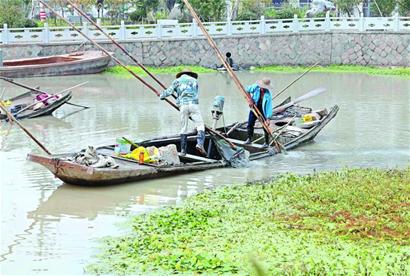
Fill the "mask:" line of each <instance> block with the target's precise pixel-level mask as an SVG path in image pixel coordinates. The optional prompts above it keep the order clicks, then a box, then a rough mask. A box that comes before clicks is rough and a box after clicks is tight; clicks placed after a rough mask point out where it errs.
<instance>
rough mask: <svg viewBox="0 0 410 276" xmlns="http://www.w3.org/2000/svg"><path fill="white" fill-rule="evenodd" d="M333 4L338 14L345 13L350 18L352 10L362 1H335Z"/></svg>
mask: <svg viewBox="0 0 410 276" xmlns="http://www.w3.org/2000/svg"><path fill="white" fill-rule="evenodd" d="M390 1H391V0H390ZM334 2H335V4H336V7H337V9H338V10H339V11H340V12H343V13H347V14H348V15H349V16H351V15H352V14H353V10H354V8H355V7H356V6H357V5H359V4H360V3H361V2H362V0H335V1H334Z"/></svg>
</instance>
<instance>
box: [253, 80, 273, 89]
mask: <svg viewBox="0 0 410 276" xmlns="http://www.w3.org/2000/svg"><path fill="white" fill-rule="evenodd" d="M256 83H257V84H258V85H259V87H260V88H264V89H269V90H271V89H272V88H273V86H272V85H271V84H270V79H268V78H262V79H261V80H258V81H257V82H256Z"/></svg>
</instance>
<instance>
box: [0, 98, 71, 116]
mask: <svg viewBox="0 0 410 276" xmlns="http://www.w3.org/2000/svg"><path fill="white" fill-rule="evenodd" d="M34 97H35V96H33V94H32V93H31V92H27V93H24V94H22V95H20V96H17V97H15V98H12V99H11V100H12V101H15V99H17V100H16V101H19V100H21V98H23V100H24V98H27V99H29V100H30V101H31V100H32V98H34ZM71 97H72V92H66V93H65V95H63V96H62V97H61V98H59V99H58V100H56V101H55V102H53V103H51V104H49V105H48V106H46V107H44V108H41V109H38V110H27V111H26V112H23V113H21V114H19V115H17V116H16V118H17V119H19V120H21V119H31V118H37V117H41V116H48V115H51V114H52V113H53V112H54V111H55V110H57V109H58V108H60V107H61V106H62V105H64V104H65V103H67V102H68V101H69V100H70V99H71ZM28 104H30V103H28ZM2 120H8V118H7V116H5V115H3V116H2V117H0V121H2Z"/></svg>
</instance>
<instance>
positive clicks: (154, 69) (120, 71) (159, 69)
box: [105, 65, 216, 78]
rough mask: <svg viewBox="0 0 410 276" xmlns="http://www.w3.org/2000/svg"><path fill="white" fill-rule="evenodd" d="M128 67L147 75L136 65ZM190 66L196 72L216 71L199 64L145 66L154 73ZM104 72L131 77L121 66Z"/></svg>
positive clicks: (175, 71)
mask: <svg viewBox="0 0 410 276" xmlns="http://www.w3.org/2000/svg"><path fill="white" fill-rule="evenodd" d="M127 67H128V68H129V69H131V70H132V71H133V72H135V73H136V74H138V75H139V76H147V75H148V74H147V73H145V72H144V71H143V70H142V69H141V68H140V67H138V66H127ZM186 67H188V68H190V69H191V70H192V71H194V72H196V73H211V72H216V70H213V69H209V68H205V67H201V66H184V65H181V66H170V67H151V66H146V68H147V69H148V71H149V72H150V73H152V74H154V75H157V74H176V73H178V72H181V71H182V70H183V69H184V68H186ZM105 72H106V73H109V74H113V75H116V76H120V77H126V78H132V75H131V74H130V73H129V72H128V71H127V70H125V69H124V68H123V67H121V66H118V65H117V66H114V67H110V68H108V69H107V70H105Z"/></svg>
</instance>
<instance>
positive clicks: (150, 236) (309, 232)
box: [87, 167, 410, 275]
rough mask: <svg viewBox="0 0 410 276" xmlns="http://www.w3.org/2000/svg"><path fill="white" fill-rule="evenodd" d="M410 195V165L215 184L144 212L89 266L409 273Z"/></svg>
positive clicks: (102, 269) (121, 270)
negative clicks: (179, 201)
mask: <svg viewBox="0 0 410 276" xmlns="http://www.w3.org/2000/svg"><path fill="white" fill-rule="evenodd" d="M409 197H410V167H409V168H407V169H405V170H388V171H386V170H378V169H352V170H343V171H337V172H326V173H319V174H313V175H308V176H296V175H293V174H286V175H283V176H280V177H278V178H277V179H276V180H271V181H265V182H259V183H252V184H246V185H233V186H227V187H222V188H218V189H215V190H208V191H205V192H203V193H200V194H198V195H196V196H193V197H191V198H189V199H187V200H186V201H185V202H184V203H183V204H182V206H178V207H167V208H165V209H161V210H157V211H154V212H152V213H149V214H145V215H141V216H137V217H135V218H134V219H133V221H132V230H131V231H130V233H129V234H128V235H127V236H124V237H120V238H118V237H116V238H109V239H106V240H105V242H104V245H103V248H104V250H103V252H104V253H102V254H101V255H100V256H99V259H98V262H96V263H95V264H92V265H89V266H88V267H87V272H90V273H103V274H104V273H108V274H132V273H133V272H135V271H136V270H138V271H144V272H145V273H154V272H156V273H158V274H160V275H164V274H172V273H175V272H179V273H186V274H193V273H206V274H221V273H228V274H232V273H239V274H249V273H255V271H256V270H258V271H259V273H258V274H259V275H264V274H266V275H277V274H290V275H299V274H321V275H325V274H333V275H334V274H351V275H353V274H363V275H377V274H380V275H386V274H390V275H409V274H410V261H409V260H410V243H409V235H410V230H409V226H410V198H409ZM260 271H264V273H262V272H260Z"/></svg>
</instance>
